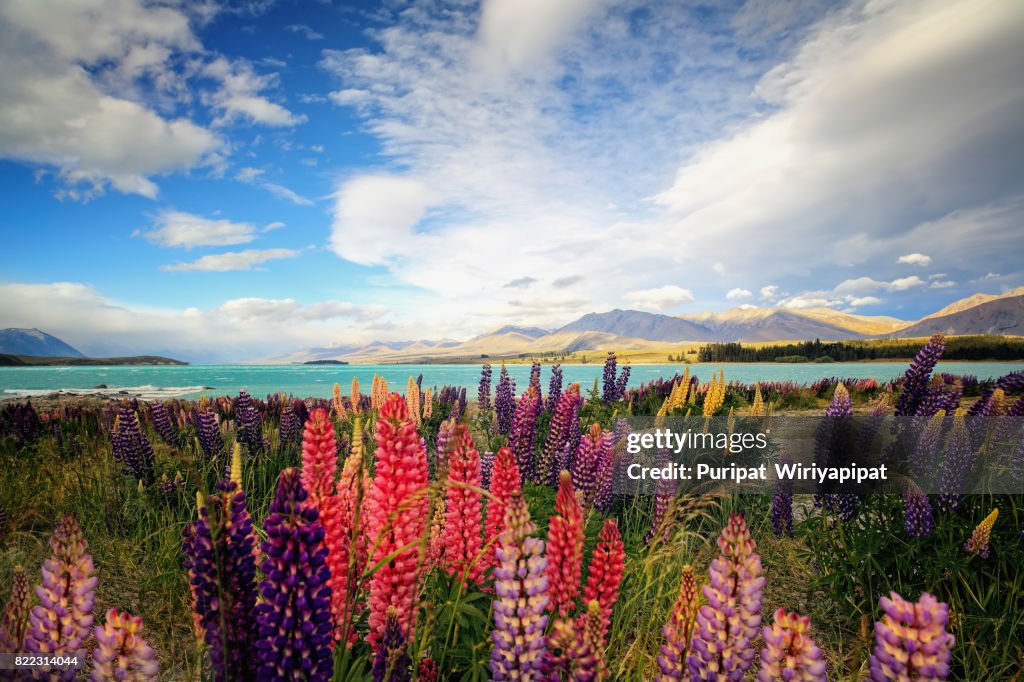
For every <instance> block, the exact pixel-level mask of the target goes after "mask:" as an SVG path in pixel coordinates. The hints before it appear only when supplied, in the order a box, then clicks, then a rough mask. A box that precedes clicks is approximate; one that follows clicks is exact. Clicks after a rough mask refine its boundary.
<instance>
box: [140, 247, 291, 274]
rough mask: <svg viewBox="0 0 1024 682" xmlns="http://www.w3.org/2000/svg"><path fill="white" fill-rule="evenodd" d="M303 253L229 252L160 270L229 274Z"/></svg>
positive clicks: (165, 266)
mask: <svg viewBox="0 0 1024 682" xmlns="http://www.w3.org/2000/svg"><path fill="white" fill-rule="evenodd" d="M300 253H301V252H300V251H296V250H295V249H245V250H244V251H227V252H225V253H214V254H210V255H207V256H202V257H201V258H198V259H196V260H194V261H192V262H189V263H175V264H174V265H164V266H162V267H161V268H160V269H161V270H168V271H172V272H184V271H188V270H204V271H207V272H228V271H230V270H252V269H253V267H254V266H256V265H262V264H263V263H266V262H267V261H269V260H279V259H282V258H295V257H296V256H298V255H299V254H300Z"/></svg>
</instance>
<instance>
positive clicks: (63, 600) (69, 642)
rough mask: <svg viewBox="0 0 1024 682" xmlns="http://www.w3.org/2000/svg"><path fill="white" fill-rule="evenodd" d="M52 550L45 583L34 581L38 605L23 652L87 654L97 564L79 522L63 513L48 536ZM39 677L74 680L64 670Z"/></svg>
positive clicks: (46, 563)
mask: <svg viewBox="0 0 1024 682" xmlns="http://www.w3.org/2000/svg"><path fill="white" fill-rule="evenodd" d="M50 548H51V549H52V550H53V554H52V555H51V556H50V558H49V559H47V560H46V561H45V562H43V571H42V574H43V575H42V577H43V580H42V583H40V584H39V585H37V586H36V590H35V592H36V597H38V598H39V604H37V605H35V606H34V607H32V611H31V612H30V613H29V616H28V621H29V625H28V631H27V632H26V634H25V642H24V646H23V648H24V651H25V653H28V654H40V655H42V654H58V655H60V654H63V655H70V656H77V657H79V658H80V659H81V660H84V659H85V655H86V646H85V642H86V640H87V639H88V638H89V634H90V632H91V629H92V623H93V613H92V612H93V605H94V598H95V596H96V583H97V580H96V569H95V567H94V566H93V562H92V556H91V555H90V554H89V552H88V551H87V550H88V548H89V544H88V543H87V542H86V541H85V537H84V536H83V535H82V531H81V529H79V527H78V522H77V521H76V520H75V517H74V516H71V515H70V514H65V515H64V516H62V517H61V518H60V520H59V521H58V522H57V527H56V528H54V531H53V535H52V536H51V537H50ZM40 679H60V680H73V679H75V671H74V670H64V671H63V672H61V673H54V674H53V675H52V676H45V675H44V676H40Z"/></svg>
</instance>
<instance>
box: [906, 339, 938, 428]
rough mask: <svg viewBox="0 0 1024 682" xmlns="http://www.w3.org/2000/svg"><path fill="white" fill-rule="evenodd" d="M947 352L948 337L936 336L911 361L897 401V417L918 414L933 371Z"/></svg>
mask: <svg viewBox="0 0 1024 682" xmlns="http://www.w3.org/2000/svg"><path fill="white" fill-rule="evenodd" d="M945 350H946V337H944V336H943V335H942V334H935V335H934V336H932V338H931V339H930V340H929V341H928V343H926V344H925V345H924V346H923V347H922V348H921V350H919V351H918V352H917V355H915V356H914V359H913V360H911V361H910V367H909V368H908V369H907V372H906V374H904V375H903V392H902V393H900V397H899V400H897V401H896V416H899V417H912V416H914V415H916V414H917V408H918V407H919V406H920V404H921V401H922V400H923V399H924V397H925V395H926V394H927V391H928V383H929V382H930V381H931V377H932V371H934V369H935V365H936V364H938V362H939V358H941V357H942V354H943V353H944V352H945Z"/></svg>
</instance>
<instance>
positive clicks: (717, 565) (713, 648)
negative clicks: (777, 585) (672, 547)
mask: <svg viewBox="0 0 1024 682" xmlns="http://www.w3.org/2000/svg"><path fill="white" fill-rule="evenodd" d="M718 548H719V550H720V551H721V554H720V555H719V556H718V557H717V558H716V559H715V560H714V561H712V562H711V567H710V569H709V570H708V574H709V576H710V584H708V585H705V586H704V598H705V599H707V602H708V603H707V604H705V605H704V606H702V607H701V608H700V611H698V613H697V628H696V631H695V632H694V635H693V641H692V643H691V646H690V655H689V657H688V658H687V666H688V668H689V670H690V674H691V675H692V676H693V678H694V679H695V680H722V681H724V680H729V681H730V682H738V681H739V680H742V679H743V676H744V675H745V674H746V672H747V670H748V669H749V668H750V665H751V663H752V662H753V660H754V647H753V642H754V638H756V637H757V633H758V628H760V627H761V593H762V592H763V590H764V583H765V580H764V576H762V575H761V557H760V555H758V553H757V552H756V551H755V545H754V540H753V538H751V537H750V532H749V531H748V530H747V525H746V523H744V521H743V517H742V516H741V515H740V514H733V515H732V516H730V517H729V523H728V524H727V525H726V527H725V528H724V529H723V530H722V535H721V536H720V537H719V538H718Z"/></svg>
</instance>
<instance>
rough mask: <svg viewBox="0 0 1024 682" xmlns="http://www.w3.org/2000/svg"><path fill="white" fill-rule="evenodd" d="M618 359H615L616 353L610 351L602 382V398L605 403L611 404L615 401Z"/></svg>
mask: <svg viewBox="0 0 1024 682" xmlns="http://www.w3.org/2000/svg"><path fill="white" fill-rule="evenodd" d="M617 364H618V361H617V360H616V359H615V353H608V357H606V358H605V360H604V374H603V376H602V382H601V400H603V401H604V402H605V404H611V403H613V402H615V399H616V398H615V380H616V378H617V377H616V376H615V373H616V371H617Z"/></svg>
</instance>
